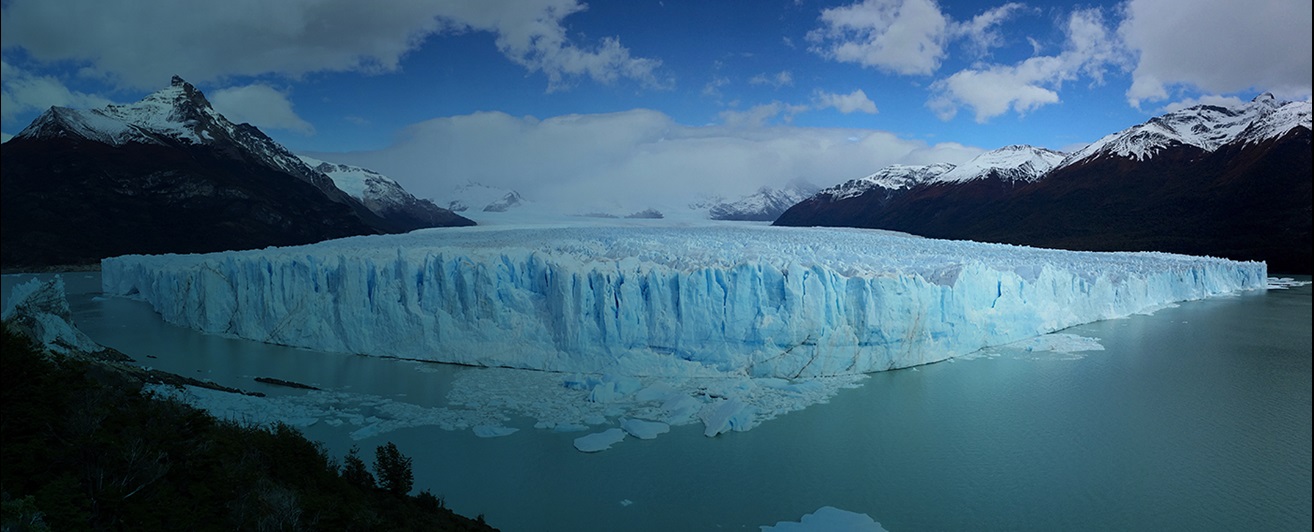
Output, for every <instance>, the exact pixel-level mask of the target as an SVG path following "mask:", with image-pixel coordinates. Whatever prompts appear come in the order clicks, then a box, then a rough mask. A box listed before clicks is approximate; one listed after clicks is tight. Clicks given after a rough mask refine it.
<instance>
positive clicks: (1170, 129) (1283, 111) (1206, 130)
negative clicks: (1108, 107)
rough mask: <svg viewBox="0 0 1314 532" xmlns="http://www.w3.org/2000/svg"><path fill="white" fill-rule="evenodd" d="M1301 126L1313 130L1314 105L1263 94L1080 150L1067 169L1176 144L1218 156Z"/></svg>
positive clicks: (1179, 114) (1162, 120) (1182, 114)
mask: <svg viewBox="0 0 1314 532" xmlns="http://www.w3.org/2000/svg"><path fill="white" fill-rule="evenodd" d="M1296 127H1304V128H1305V129H1310V102H1309V101H1308V100H1306V101H1300V102H1278V101H1277V100H1276V99H1275V98H1274V97H1273V95H1272V94H1268V93H1264V94H1261V95H1259V96H1257V97H1255V99H1254V100H1252V101H1250V102H1249V103H1245V104H1242V105H1237V106H1229V107H1223V106H1217V105H1197V106H1194V107H1189V108H1186V109H1182V110H1180V111H1176V112H1172V113H1168V114H1165V115H1162V116H1157V117H1154V118H1151V119H1150V120H1149V121H1147V122H1145V123H1144V124H1139V125H1136V126H1132V127H1129V128H1127V129H1124V130H1122V131H1119V132H1117V133H1113V134H1111V135H1107V136H1105V137H1104V138H1101V139H1100V140H1097V141H1095V142H1094V143H1091V145H1089V146H1086V147H1085V148H1082V149H1081V150H1078V151H1077V152H1075V153H1073V154H1072V155H1070V156H1068V158H1067V159H1066V160H1065V161H1064V162H1063V163H1062V166H1068V165H1071V164H1075V163H1077V162H1079V161H1083V160H1086V159H1090V158H1093V157H1100V156H1117V157H1124V158H1130V159H1135V160H1138V161H1140V160H1144V159H1149V158H1152V157H1154V156H1155V154H1157V153H1159V152H1160V151H1162V150H1164V149H1165V148H1168V147H1171V146H1175V145H1184V146H1195V147H1197V148H1200V149H1202V150H1205V151H1214V150H1216V149H1218V148H1219V147H1220V146H1223V145H1225V144H1230V143H1232V142H1237V141H1241V142H1261V141H1263V140H1266V139H1270V138H1275V137H1278V136H1281V135H1283V134H1285V133H1286V132H1287V131H1290V130H1291V129H1293V128H1296Z"/></svg>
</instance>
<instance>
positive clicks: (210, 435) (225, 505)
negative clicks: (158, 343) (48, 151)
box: [0, 325, 492, 532]
mask: <svg viewBox="0 0 1314 532" xmlns="http://www.w3.org/2000/svg"><path fill="white" fill-rule="evenodd" d="M92 364H94V363H93V362H88V361H83V360H77V359H75V358H73V357H61V356H57V355H52V354H49V353H45V352H44V351H43V350H42V349H41V348H39V347H38V346H37V345H35V344H33V343H32V342H31V341H30V340H29V339H28V338H27V337H26V336H22V335H19V334H16V333H13V332H11V331H10V329H9V327H8V326H7V325H6V326H5V327H4V331H3V349H2V350H0V367H2V368H3V370H0V378H2V379H3V382H0V394H2V396H0V409H2V410H0V452H2V453H3V455H2V457H0V466H2V467H3V475H0V488H2V490H0V491H3V527H2V528H3V530H4V531H6V532H7V531H10V530H60V531H78V530H492V528H491V527H489V526H487V525H486V524H484V522H483V516H480V517H479V519H469V518H466V517H462V516H460V515H457V514H455V513H453V512H452V511H451V510H448V509H446V508H445V507H444V506H443V501H442V499H441V498H439V497H436V496H434V495H433V494H431V493H429V492H428V491H422V492H421V493H420V494H419V495H417V496H410V495H409V494H408V493H409V491H410V489H411V487H412V480H411V479H412V475H411V469H410V467H411V459H410V458H408V457H406V456H405V455H403V454H401V452H400V451H399V450H398V449H397V447H396V446H394V445H393V444H392V443H388V444H387V445H385V446H380V447H379V448H378V450H377V452H376V453H375V454H376V460H375V462H374V469H375V471H376V472H378V476H379V482H378V485H376V483H375V481H374V476H373V475H371V474H370V473H369V471H368V470H367V469H366V467H365V465H364V461H363V460H361V459H360V458H358V457H357V456H356V450H354V449H353V452H352V453H351V454H350V455H348V456H347V457H346V458H345V460H346V467H345V468H340V467H339V464H338V463H337V461H336V460H334V459H331V458H330V457H329V456H328V454H327V453H326V452H325V451H324V449H323V447H322V446H321V445H319V444H317V443H313V442H311V441H309V440H307V439H306V438H305V437H304V436H302V435H301V433H300V432H297V431H296V430H295V429H292V428H290V427H288V426H286V425H281V424H280V425H278V426H275V427H273V428H260V427H251V426H242V425H240V424H238V423H233V422H226V421H219V420H216V419H215V418H214V417H212V416H210V415H209V414H207V413H205V412H203V411H201V410H197V409H195V408H192V407H191V406H188V405H185V404H182V403H179V402H175V401H164V400H159V399H156V398H152V397H150V396H148V395H146V394H143V393H142V392H141V390H140V389H139V388H137V387H133V386H126V387H125V386H123V385H119V386H111V385H107V384H102V383H100V382H96V381H94V380H92V379H90V378H88V373H87V370H88V369H89V368H90V367H91V365H92ZM118 382H122V381H118ZM340 469H342V471H340Z"/></svg>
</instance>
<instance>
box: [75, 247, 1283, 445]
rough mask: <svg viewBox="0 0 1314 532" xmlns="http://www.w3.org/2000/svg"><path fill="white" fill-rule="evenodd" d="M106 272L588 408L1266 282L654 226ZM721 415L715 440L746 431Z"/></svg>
mask: <svg viewBox="0 0 1314 532" xmlns="http://www.w3.org/2000/svg"><path fill="white" fill-rule="evenodd" d="M640 222H652V223H640ZM101 271H102V283H103V290H104V292H105V293H106V294H109V295H120V296H130V297H136V298H139V299H141V300H144V301H146V302H148V303H149V304H151V305H152V306H153V307H154V308H155V310H156V311H157V312H159V313H160V314H161V315H162V317H163V318H164V319H165V320H166V321H168V322H170V323H173V324H176V325H181V326H186V327H191V328H194V329H198V330H201V331H204V332H208V333H216V334H224V335H233V336H237V337H242V338H248V339H254V340H258V341H264V342H270V343H276V344H284V345H290V346H297V347H304V348H310V349H316V350H321V351H334V352H345V353H361V354H370V355H383V356H394V357H400V358H410V359H417V360H432V361H440V362H452V363H459V364H468V365H482V366H491V367H512V368H523V369H536V370H550V371H558V372H566V373H577V374H586V375H593V376H597V375H602V376H604V378H602V379H601V380H597V379H596V377H594V381H593V382H580V383H579V384H580V385H581V386H588V387H591V388H592V397H591V398H592V400H594V401H598V402H604V403H605V402H610V401H617V400H621V399H622V398H624V397H625V396H627V395H629V394H634V393H650V392H651V391H650V392H644V391H643V390H640V389H638V387H637V386H636V385H635V383H636V382H637V381H634V380H633V379H626V378H624V377H627V376H628V377H637V376H677V377H696V376H716V375H721V376H725V375H741V376H748V377H768V378H776V379H787V380H795V379H806V378H813V377H825V376H840V375H856V374H861V373H868V372H873V371H882V370H889V369H896V368H904V367H911V366H917V365H921V364H927V363H931V362H937V361H941V360H945V359H948V358H951V357H954V356H959V355H965V354H968V353H972V352H974V351H977V350H979V349H982V348H985V347H990V346H997V345H1003V344H1008V343H1011V342H1016V341H1019V340H1023V339H1026V338H1030V337H1034V336H1037V335H1041V334H1046V333H1050V332H1054V331H1058V330H1061V329H1064V328H1067V327H1071V326H1073V325H1078V324H1082V323H1087V322H1092V321H1097V320H1104V319H1110V318H1118V317H1123V316H1128V315H1132V314H1134V313H1137V312H1140V311H1143V310H1145V309H1152V308H1158V307H1160V306H1163V305H1165V304H1169V303H1171V302H1174V301H1184V300H1194V299H1202V298H1206V297H1210V296H1215V295H1220V294H1227V293H1231V292H1236V291H1243V290H1261V289H1264V288H1265V286H1266V275H1267V271H1266V266H1265V265H1264V264H1263V263H1249V262H1235V261H1229V260H1224V259H1216V258H1208V257H1189V256H1183V255H1172V254H1164V253H1094V252H1072V251H1062V250H1048V249H1036V248H1028V247H1019V246H1009V245H996V244H983V243H975V242H965V241H943V240H932V239H924V238H918V237H913V236H910V235H904V234H899V233H890V232H883V231H873V230H858V229H836V228H793V227H771V226H764V225H754V224H720V225H710V224H709V225H705V226H704V225H697V224H685V225H681V224H677V223H674V222H667V223H666V224H665V225H662V224H660V223H657V221H632V222H622V223H617V224H616V225H610V226H607V225H570V224H560V225H556V226H484V227H470V228H445V229H429V230H420V231H415V232H412V233H409V234H405V235H378V236H366V237H353V238H345V239H339V240H333V241H327V242H321V243H318V244H312V245H306V246H296V247H285V248H267V249H264V250H252V251H235V252H224V253H211V254H197V255H156V256H144V255H131V256H121V257H114V258H109V259H105V260H104V261H102V265H101ZM770 382H777V381H770ZM599 384H602V386H598V385H599ZM681 406H682V405H679V404H673V405H671V409H672V410H677V409H679V408H680V407H681ZM726 408H727V409H729V407H726ZM723 414H725V415H724V416H721V415H717V416H715V419H712V420H711V421H713V423H714V424H717V425H719V426H716V427H712V426H710V425H709V427H708V429H709V430H717V431H724V430H729V429H732V428H733V426H732V422H731V420H736V421H740V420H741V418H742V417H743V416H741V415H738V414H750V415H751V412H748V411H742V412H729V411H728V410H727V412H724V413H723ZM723 420H724V421H725V424H723V425H722V424H720V422H721V421H723Z"/></svg>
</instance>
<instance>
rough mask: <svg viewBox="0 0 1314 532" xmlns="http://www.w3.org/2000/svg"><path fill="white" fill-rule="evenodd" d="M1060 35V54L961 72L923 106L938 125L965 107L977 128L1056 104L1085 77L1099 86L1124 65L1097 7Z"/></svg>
mask: <svg viewBox="0 0 1314 532" xmlns="http://www.w3.org/2000/svg"><path fill="white" fill-rule="evenodd" d="M1064 30H1065V33H1066V36H1067V41H1066V43H1065V44H1064V49H1063V51H1062V52H1061V53H1059V54H1058V55H1055V56H1041V55H1037V56H1033V57H1030V58H1028V59H1026V60H1024V61H1022V62H1020V63H1017V64H1015V65H987V66H981V67H974V68H968V69H964V70H960V71H958V72H956V73H954V74H953V75H951V76H949V77H947V78H944V79H940V80H937V81H936V82H935V83H932V84H931V90H932V93H933V94H932V96H931V99H930V100H929V101H928V102H927V106H928V107H930V108H931V110H932V111H934V112H935V113H936V115H937V116H939V117H940V118H941V119H942V120H949V119H951V118H953V117H954V116H955V115H956V114H957V113H958V108H959V107H968V108H971V109H972V110H973V111H974V112H975V115H976V117H975V118H976V121H977V122H978V123H985V122H987V121H989V120H990V119H991V118H994V117H996V116H999V115H1002V114H1004V113H1006V112H1009V111H1010V110H1011V111H1013V112H1016V113H1019V114H1025V113H1028V112H1031V111H1033V110H1035V109H1038V108H1040V107H1042V106H1045V105H1050V104H1055V103H1058V102H1059V95H1058V90H1059V89H1060V88H1061V87H1062V85H1063V83H1064V82H1067V81H1071V80H1075V79H1078V78H1079V77H1081V76H1083V75H1084V76H1085V77H1087V78H1089V79H1090V80H1091V81H1092V82H1093V83H1102V82H1103V76H1104V71H1105V70H1106V69H1108V68H1110V67H1111V66H1113V67H1117V66H1121V65H1123V64H1124V62H1125V52H1124V51H1123V49H1122V48H1121V45H1120V43H1119V41H1118V40H1117V39H1116V36H1115V35H1114V34H1113V32H1112V31H1111V30H1110V29H1109V28H1108V26H1106V25H1105V23H1104V15H1103V12H1101V11H1100V10H1099V9H1098V8H1096V9H1082V10H1077V11H1074V12H1073V13H1072V14H1071V15H1070V16H1069V17H1068V21H1067V26H1066V27H1065V28H1064Z"/></svg>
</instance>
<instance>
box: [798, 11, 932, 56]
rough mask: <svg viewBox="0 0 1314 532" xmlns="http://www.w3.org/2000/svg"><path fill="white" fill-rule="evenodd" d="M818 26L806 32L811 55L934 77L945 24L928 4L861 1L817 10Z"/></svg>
mask: <svg viewBox="0 0 1314 532" xmlns="http://www.w3.org/2000/svg"><path fill="white" fill-rule="evenodd" d="M821 22H822V27H820V28H817V29H815V30H813V31H811V32H809V33H808V40H809V41H811V42H812V43H813V45H814V46H813V47H812V50H813V51H814V52H816V53H819V54H821V55H822V56H824V57H826V58H828V59H832V60H835V61H839V62H844V63H857V64H860V65H862V66H865V67H873V68H877V69H880V70H884V71H888V72H893V73H897V74H931V73H933V72H935V70H936V69H937V68H939V66H940V61H941V60H942V59H943V58H944V55H945V44H946V41H947V39H948V37H949V34H948V28H949V23H950V22H949V18H948V17H946V16H945V15H944V14H943V13H941V12H940V8H939V6H937V5H936V4H935V2H934V1H932V0H863V1H862V2H861V3H856V4H850V5H847V6H842V7H836V8H831V9H826V10H824V11H822V12H821Z"/></svg>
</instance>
